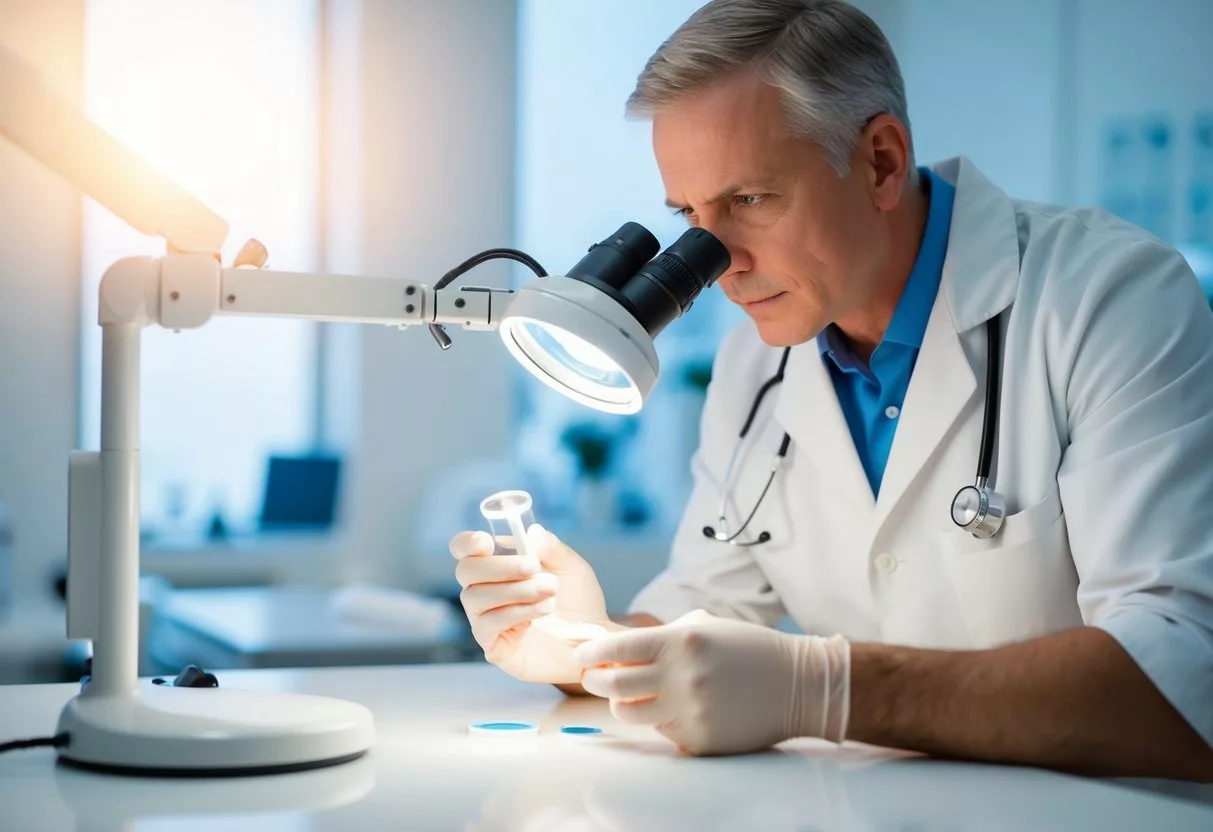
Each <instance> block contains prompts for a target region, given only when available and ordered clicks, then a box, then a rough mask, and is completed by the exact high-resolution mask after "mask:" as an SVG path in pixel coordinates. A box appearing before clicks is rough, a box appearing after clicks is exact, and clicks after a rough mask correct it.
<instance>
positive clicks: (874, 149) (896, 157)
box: [856, 114, 910, 212]
mask: <svg viewBox="0 0 1213 832" xmlns="http://www.w3.org/2000/svg"><path fill="white" fill-rule="evenodd" d="M856 156H857V157H858V158H857V159H856V161H857V162H859V163H860V164H862V165H863V168H864V171H865V172H866V174H867V180H868V191H869V193H870V194H871V196H872V204H873V205H874V206H875V207H876V209H877V210H878V211H882V212H887V211H892V210H893V209H894V208H896V207H897V205H898V203H899V202H900V201H901V191H902V187H903V186H904V185H905V182H906V180H907V179H908V178H909V177H910V134H909V132H908V131H907V130H906V127H905V125H904V124H902V123H901V121H900V120H899V119H897V118H896V117H894V116H891V115H888V114H884V115H879V116H876V118H874V119H872V120H871V121H869V122H868V124H867V126H866V127H864V129H863V132H862V133H861V134H860V136H859V145H858V147H857V148H856Z"/></svg>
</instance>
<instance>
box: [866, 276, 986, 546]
mask: <svg viewBox="0 0 1213 832" xmlns="http://www.w3.org/2000/svg"><path fill="white" fill-rule="evenodd" d="M976 392H977V379H976V377H975V376H974V373H973V368H972V367H971V366H970V365H969V360H968V358H967V357H966V356H965V351H964V347H963V345H962V344H961V342H960V336H959V335H957V333H956V330H955V328H954V327H953V326H952V316H951V315H950V314H949V313H948V309H947V303H946V302H945V301H944V300H943V298H942V297H938V298H936V300H935V306H934V307H933V308H932V310H931V317H930V319H929V320H928V322H927V331H926V333H925V334H924V335H923V338H922V347H921V349H920V350H919V353H918V361H917V363H916V364H915V366H914V373H913V375H912V376H911V377H910V386H909V389H908V390H907V391H906V398H905V401H904V402H903V403H902V407H901V416H900V417H899V419H900V421H899V422H898V423H897V431H896V433H894V435H893V447H892V448H891V449H890V450H889V460H888V464H887V465H886V466H885V471H884V477H883V478H882V479H881V482H880V497H879V499H878V500H877V501H876V514H877V520H878V522H880V521H883V519H884V518H885V517H887V516H888V514H889V512H890V511H891V510H892V508H893V506H895V505H896V504H897V501H898V500H900V499H901V497H902V495H904V494H905V492H906V489H908V488H909V487H910V485H911V484H912V483H913V481H914V479H915V477H917V475H918V474H919V472H920V471H922V469H923V467H924V466H925V465H926V464H927V462H928V461H929V460H930V459H931V457H932V456H933V455H934V454H935V451H936V449H937V448H938V447H939V445H940V443H941V442H943V441H944V438H945V437H946V436H948V434H949V433H950V432H951V430H952V426H953V425H954V424H955V423H956V420H957V418H958V417H959V416H960V414H961V413H962V412H963V411H964V409H965V406H966V405H967V404H968V403H969V400H970V399H971V398H972V397H973V395H974V393H976ZM974 464H976V461H974ZM965 484H966V483H957V484H956V487H957V488H960V486H962V485H965Z"/></svg>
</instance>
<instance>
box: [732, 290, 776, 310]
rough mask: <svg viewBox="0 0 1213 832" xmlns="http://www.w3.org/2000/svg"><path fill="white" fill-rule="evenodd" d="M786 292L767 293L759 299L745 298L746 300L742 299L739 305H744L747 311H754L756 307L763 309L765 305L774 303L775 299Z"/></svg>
mask: <svg viewBox="0 0 1213 832" xmlns="http://www.w3.org/2000/svg"><path fill="white" fill-rule="evenodd" d="M786 294H787V292H778V293H776V294H774V295H768V296H767V297H765V298H760V299H758V300H746V301H742V302H741V305H742V307H744V308H745V309H746V310H747V311H754V310H758V309H763V308H765V307H767V306H772V305H774V304H775V303H776V302H777V301H778V300H779V299H780V298H781V297H783V296H784V295H786Z"/></svg>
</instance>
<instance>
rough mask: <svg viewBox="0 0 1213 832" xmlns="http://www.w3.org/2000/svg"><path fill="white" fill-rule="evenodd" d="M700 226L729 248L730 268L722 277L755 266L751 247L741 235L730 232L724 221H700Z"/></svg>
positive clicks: (746, 270)
mask: <svg viewBox="0 0 1213 832" xmlns="http://www.w3.org/2000/svg"><path fill="white" fill-rule="evenodd" d="M700 227H701V228H703V229H704V230H705V231H708V232H709V233H711V234H712V236H713V237H715V238H716V239H717V240H720V242H721V243H723V244H724V247H725V248H726V249H728V250H729V268H728V269H727V270H726V271H725V273H724V274H723V275H721V277H732V276H734V275H739V274H743V273H744V272H748V271H749V270H750V268H751V267H752V266H753V258H752V257H751V256H750V251H749V247H748V246H747V245H745V243H744V241H743V240H742V239H741V238H740V236H739V235H737V234H735V233H732V232H730V230H729V229H727V228H725V227H724V224H723V223H715V222H708V221H703V222H701V223H700Z"/></svg>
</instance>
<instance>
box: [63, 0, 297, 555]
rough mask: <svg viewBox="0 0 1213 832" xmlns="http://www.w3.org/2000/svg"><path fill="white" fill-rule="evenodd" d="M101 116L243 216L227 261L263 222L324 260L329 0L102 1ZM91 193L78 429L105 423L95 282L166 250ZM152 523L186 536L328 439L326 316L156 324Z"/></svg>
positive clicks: (240, 518) (147, 517) (98, 53)
mask: <svg viewBox="0 0 1213 832" xmlns="http://www.w3.org/2000/svg"><path fill="white" fill-rule="evenodd" d="M86 26H87V28H86V61H85V102H86V108H87V111H88V114H89V115H90V116H91V117H92V118H94V119H95V120H96V121H98V122H99V123H100V124H101V125H102V126H103V127H105V128H106V129H108V130H109V131H111V132H112V133H114V134H115V135H116V136H117V137H118V138H119V139H121V140H122V141H124V142H126V143H128V144H129V145H130V146H131V147H133V148H134V149H135V150H136V151H137V152H139V153H140V154H141V155H142V156H143V157H144V158H146V159H147V160H148V161H149V162H151V163H152V164H154V165H156V166H157V167H159V168H160V169H161V170H163V171H164V172H166V173H167V174H168V175H170V176H171V177H173V178H175V179H176V180H177V181H178V182H180V183H181V184H182V185H183V186H184V187H185V188H186V189H188V190H189V191H191V192H192V193H194V194H195V195H197V196H198V197H199V198H200V199H202V200H203V201H204V202H205V203H206V204H207V205H209V206H210V207H211V208H212V209H214V210H215V211H216V212H218V213H219V214H220V215H222V216H223V217H225V218H226V219H227V220H228V221H229V222H230V223H231V235H230V236H229V238H228V245H227V248H226V249H225V251H224V262H225V264H226V263H229V262H230V261H231V258H232V256H233V255H234V253H235V252H236V250H237V249H238V248H239V247H240V245H241V244H242V243H243V242H244V241H245V240H246V239H247V238H249V237H256V238H257V239H259V240H261V241H262V242H263V243H265V244H266V246H267V247H268V248H269V252H270V261H269V263H268V264H267V265H268V266H269V267H271V268H276V269H283V270H302V271H310V270H312V269H314V268H315V267H316V252H315V248H314V242H313V241H314V240H315V237H316V229H317V224H318V217H317V184H318V173H317V169H318V167H317V160H318V129H317V124H318V112H317V104H318V96H317V89H318V80H319V79H318V77H317V75H318V66H317V44H318V40H319V32H318V29H319V10H318V8H317V3H316V2H314V0H257V2H255V3H250V2H246V0H207V2H205V3H200V2H196V0H88V3H87V23H86ZM162 253H164V252H163V243H162V241H160V240H157V239H153V238H148V237H144V236H142V235H140V234H138V233H136V232H133V231H132V230H131V229H129V228H128V227H127V226H126V225H124V224H123V223H122V222H121V221H120V220H118V219H116V218H115V217H114V216H113V215H111V214H110V213H109V212H107V211H106V210H105V209H103V208H101V207H100V206H98V205H97V204H96V203H93V202H92V201H91V200H89V201H87V204H86V206H85V214H84V235H83V252H82V259H83V277H84V280H83V283H84V286H83V292H84V298H83V320H82V354H83V369H82V385H83V395H82V403H81V406H82V408H83V411H82V420H81V430H82V437H81V441H82V443H83V447H85V448H93V449H95V448H97V447H98V444H99V435H100V413H99V408H100V374H101V369H100V367H101V362H100V354H101V332H100V328H99V327H98V326H97V287H98V283H99V281H100V278H101V275H102V274H103V273H104V271H105V269H106V268H107V267H108V266H109V265H110V264H111V263H113V262H114V261H115V260H117V259H119V258H121V257H124V256H127V255H131V254H152V255H159V254H162ZM142 356H143V395H142V405H143V419H142V437H143V458H142V472H143V481H142V503H143V522H144V525H145V527H149V528H151V529H152V530H154V531H166V532H168V533H169V534H170V535H171V534H172V533H182V534H188V533H189V532H196V531H198V530H200V529H202V528H203V526H204V524H205V523H206V522H207V521H208V520H209V518H210V517H211V515H212V513H213V512H214V511H215V510H216V509H219V510H220V511H222V513H223V516H224V519H225V520H226V521H227V522H228V523H229V524H233V525H236V526H241V525H243V524H245V523H247V522H249V521H250V520H251V519H252V518H253V517H254V516H255V513H256V511H257V509H258V507H259V505H260V494H261V489H262V484H263V478H264V471H265V464H266V456H267V455H268V454H269V453H272V452H288V453H290V452H298V451H300V450H303V449H306V448H307V447H308V446H309V445H310V444H311V440H312V438H313V436H312V431H313V424H312V412H313V399H314V396H315V395H316V390H315V367H316V359H315V326H314V324H311V323H309V322H306V321H293V320H269V319H237V318H216V319H214V320H212V321H210V322H209V323H207V324H206V326H204V327H203V328H201V329H198V330H192V331H187V332H182V333H179V334H178V333H173V332H169V331H166V330H162V329H160V328H158V327H152V328H148V329H145V330H144V338H143V351H142Z"/></svg>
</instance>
